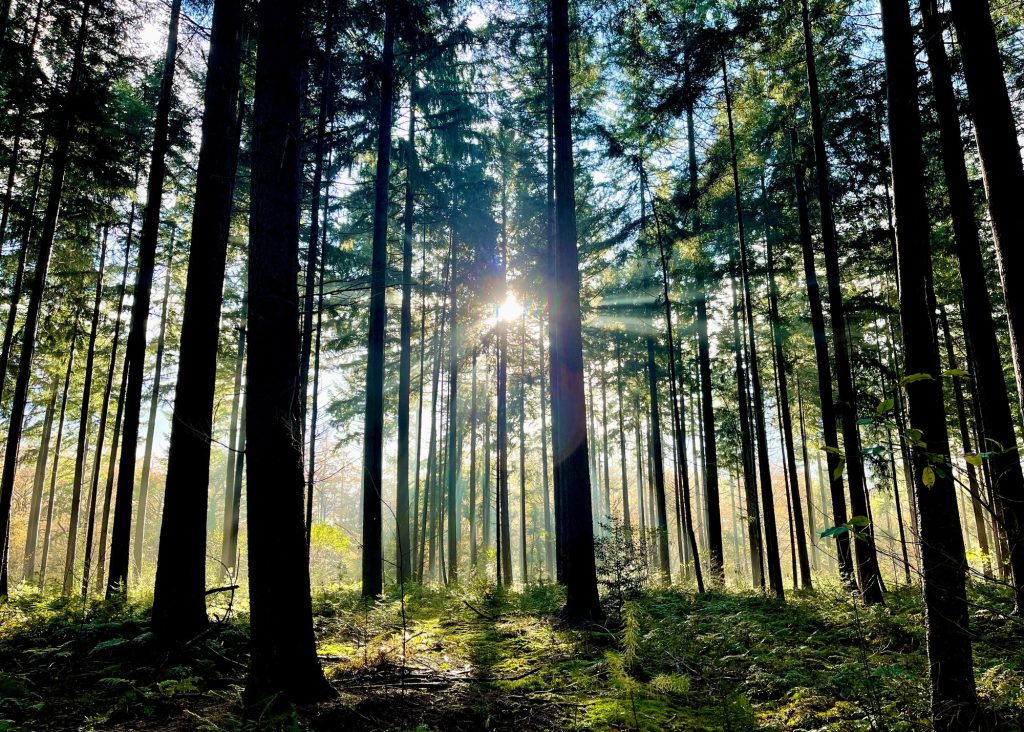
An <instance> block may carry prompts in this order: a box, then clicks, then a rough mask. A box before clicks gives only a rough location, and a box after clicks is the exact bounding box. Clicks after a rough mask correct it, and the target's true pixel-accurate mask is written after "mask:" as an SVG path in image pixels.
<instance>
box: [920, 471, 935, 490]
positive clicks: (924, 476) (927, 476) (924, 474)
mask: <svg viewBox="0 0 1024 732" xmlns="http://www.w3.org/2000/svg"><path fill="white" fill-rule="evenodd" d="M921 482H922V483H924V487H925V488H931V487H932V486H933V485H935V471H934V470H932V466H931V465H929V466H928V467H926V468H925V469H924V470H922V471H921Z"/></svg>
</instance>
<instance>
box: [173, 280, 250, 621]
mask: <svg viewBox="0 0 1024 732" xmlns="http://www.w3.org/2000/svg"><path fill="white" fill-rule="evenodd" d="M247 309H248V304H247V302H246V298H244V297H243V299H242V320H241V323H240V325H239V327H238V355H237V356H235V381H234V397H233V398H232V400H231V422H230V424H229V425H228V430H229V431H230V436H229V438H228V440H229V442H228V459H227V466H226V468H225V470H226V471H227V472H226V474H225V476H224V529H223V536H222V537H221V553H220V561H221V565H222V570H221V571H222V572H223V574H224V575H225V578H226V576H227V573H228V572H229V571H230V570H232V569H234V570H237V569H238V567H237V565H236V559H237V556H238V531H237V528H238V519H239V516H238V513H239V509H240V506H239V503H240V502H241V498H242V490H241V488H242V486H240V485H236V483H235V472H236V471H237V469H238V465H237V464H238V463H240V462H242V461H243V459H244V456H245V452H244V451H245V446H244V445H243V444H242V441H241V436H240V429H239V410H240V408H241V410H242V411H244V404H245V395H244V394H243V390H242V376H243V374H244V372H245V322H246V310H247ZM241 425H242V427H241V429H242V430H244V428H245V417H244V415H243V416H242V417H241ZM166 515H167V504H166V502H165V503H164V516H166ZM232 526H234V527H235V531H234V532H232V531H230V530H229V529H230V527H232ZM157 573H158V574H159V573H160V565H159V563H158V564H157ZM204 616H205V613H204Z"/></svg>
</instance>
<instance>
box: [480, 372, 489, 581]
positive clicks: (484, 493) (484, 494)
mask: <svg viewBox="0 0 1024 732" xmlns="http://www.w3.org/2000/svg"><path fill="white" fill-rule="evenodd" d="M480 522H481V523H482V524H483V526H482V527H481V529H480V533H481V537H480V539H481V545H480V546H481V551H482V553H483V555H484V556H485V557H486V556H487V550H488V547H490V545H491V387H490V378H489V376H485V377H484V476H483V481H482V484H481V486H480ZM486 574H487V572H486V565H485V567H484V575H485V576H486Z"/></svg>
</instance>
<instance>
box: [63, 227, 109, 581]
mask: <svg viewBox="0 0 1024 732" xmlns="http://www.w3.org/2000/svg"><path fill="white" fill-rule="evenodd" d="M109 233H110V224H104V226H103V234H102V236H101V240H100V263H99V269H98V270H97V273H96V295H95V297H94V299H93V305H92V323H91V324H90V326H89V346H88V349H87V350H86V356H85V377H84V379H83V383H82V402H81V408H80V410H79V419H78V445H77V448H76V450H75V477H74V483H73V484H72V487H71V511H70V513H69V515H68V545H67V557H66V559H65V560H64V589H63V592H64V595H70V594H71V591H72V588H73V586H74V582H75V557H76V555H77V553H78V524H79V523H80V520H79V513H80V510H81V505H82V483H83V481H84V480H85V453H86V452H87V451H88V449H89V448H88V441H89V424H90V422H91V419H90V414H89V403H90V400H91V397H92V372H93V365H94V364H95V362H96V332H97V330H98V329H99V325H100V305H101V304H102V303H103V273H104V271H105V270H106V266H107V236H108V235H109ZM86 569H88V567H86Z"/></svg>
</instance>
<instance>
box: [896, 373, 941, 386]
mask: <svg viewBox="0 0 1024 732" xmlns="http://www.w3.org/2000/svg"><path fill="white" fill-rule="evenodd" d="M915 381H935V379H934V378H933V377H932V375H931V374H907V375H906V376H904V377H903V378H902V379H900V386H906V385H907V384H913V383H914V382H915Z"/></svg>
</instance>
